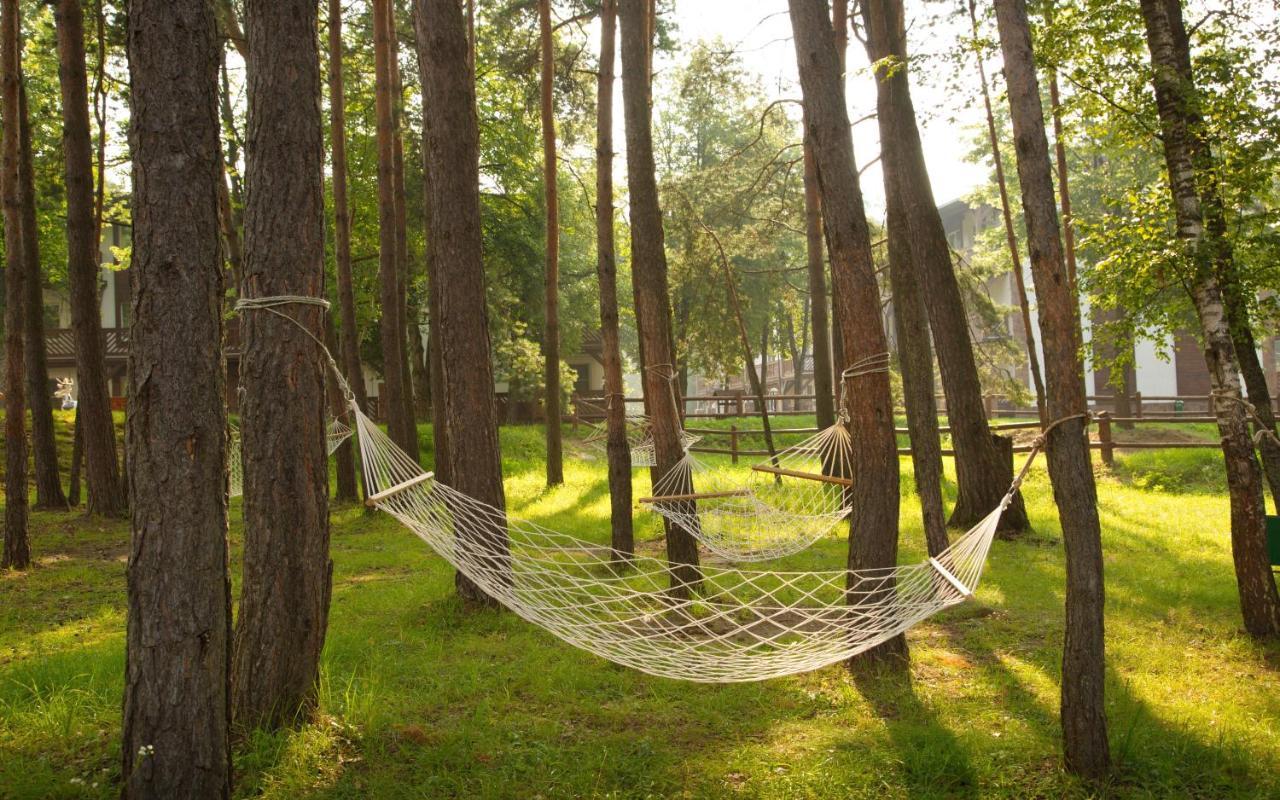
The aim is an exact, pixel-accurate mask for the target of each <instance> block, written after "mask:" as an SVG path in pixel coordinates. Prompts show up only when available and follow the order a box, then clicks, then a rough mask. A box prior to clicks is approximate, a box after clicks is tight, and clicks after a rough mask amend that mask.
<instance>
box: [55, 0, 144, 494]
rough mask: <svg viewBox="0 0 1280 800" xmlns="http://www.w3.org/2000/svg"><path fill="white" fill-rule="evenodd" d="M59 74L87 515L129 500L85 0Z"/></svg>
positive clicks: (61, 18) (63, 16) (69, 13)
mask: <svg viewBox="0 0 1280 800" xmlns="http://www.w3.org/2000/svg"><path fill="white" fill-rule="evenodd" d="M54 18H55V20H56V22H57V30H58V62H59V68H58V78H59V84H60V85H61V88H62V124H63V135H62V149H63V155H64V157H65V159H66V169H65V171H64V173H63V175H64V180H65V182H66V187H67V283H68V285H69V288H70V294H71V326H72V329H73V330H74V334H75V342H76V380H77V382H78V383H79V387H78V388H79V395H78V397H79V401H80V405H79V411H80V422H81V424H82V425H83V426H84V472H85V482H86V483H87V484H88V487H89V503H88V506H87V511H88V512H89V513H90V514H103V515H106V516H117V515H120V514H123V513H124V512H125V511H126V509H127V507H128V504H127V500H126V497H125V492H124V486H123V485H122V483H121V481H120V465H119V462H118V461H117V456H116V431H115V423H114V422H113V421H112V419H111V395H110V393H109V392H108V391H107V376H106V348H105V344H104V342H103V335H102V317H101V312H100V310H99V299H100V298H99V296H98V272H99V270H100V269H101V265H100V264H99V255H98V250H97V247H98V232H97V228H96V227H95V225H94V216H93V214H94V210H93V166H92V164H93V150H92V145H91V142H90V137H89V89H88V79H87V77H86V74H85V60H84V11H83V9H82V7H81V5H80V0H58V5H57V9H56V11H55V13H54Z"/></svg>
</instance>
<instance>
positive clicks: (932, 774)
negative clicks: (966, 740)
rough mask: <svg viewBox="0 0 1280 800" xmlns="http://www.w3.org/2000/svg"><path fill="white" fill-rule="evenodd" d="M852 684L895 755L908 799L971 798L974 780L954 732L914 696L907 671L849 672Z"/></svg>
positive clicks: (913, 689)
mask: <svg viewBox="0 0 1280 800" xmlns="http://www.w3.org/2000/svg"><path fill="white" fill-rule="evenodd" d="M853 682H854V685H856V686H857V688H858V691H860V692H861V693H862V696H863V697H864V698H865V699H866V701H867V702H868V703H869V704H870V705H871V707H872V709H873V710H874V711H875V714H876V716H877V717H879V718H880V720H881V721H882V722H883V723H884V725H885V729H886V730H887V731H888V734H889V739H890V742H891V743H892V745H893V747H894V748H895V749H896V750H897V751H898V757H899V764H900V765H901V770H902V780H903V784H904V785H905V786H906V788H907V793H908V796H909V797H912V798H930V797H947V798H963V797H976V796H977V793H978V781H977V776H976V775H975V774H974V770H973V766H972V765H971V764H970V762H969V756H968V754H967V753H966V752H965V749H964V747H963V746H961V744H960V742H959V741H958V740H957V739H956V736H955V734H954V733H952V732H951V730H950V729H948V728H947V727H946V726H944V725H943V724H942V723H941V721H940V720H939V719H938V716H937V714H936V712H935V711H934V709H933V708H932V707H931V706H930V705H929V704H928V703H927V702H925V701H923V700H921V699H920V698H919V697H918V696H917V695H916V691H915V685H914V681H913V679H912V677H911V673H910V671H909V670H893V669H855V670H853Z"/></svg>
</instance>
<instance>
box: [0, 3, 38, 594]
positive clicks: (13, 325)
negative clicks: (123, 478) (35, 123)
mask: <svg viewBox="0 0 1280 800" xmlns="http://www.w3.org/2000/svg"><path fill="white" fill-rule="evenodd" d="M18 26H19V9H18V0H3V4H2V5H0V101H2V103H3V111H4V113H3V117H4V119H3V127H4V129H3V131H2V132H0V135H2V136H3V161H2V163H0V193H2V194H3V205H4V237H5V239H4V245H5V247H4V250H5V281H4V287H5V308H4V333H5V340H4V344H5V348H4V359H5V364H4V366H5V374H4V414H5V417H4V435H5V476H4V477H5V481H4V493H5V504H4V555H3V557H2V558H0V567H4V568H8V567H12V568H14V569H26V568H27V567H28V566H30V565H31V540H30V538H29V535H28V531H27V502H28V500H27V431H26V427H27V426H26V421H27V419H26V400H25V397H24V395H25V393H26V386H25V381H26V375H25V372H24V370H23V363H22V362H23V344H22V339H23V335H22V334H23V330H24V320H23V317H24V316H25V311H26V309H25V306H26V304H25V303H24V302H23V283H24V281H25V279H26V268H25V266H24V264H23V247H22V228H23V223H22V199H21V197H22V191H21V186H22V181H21V168H20V166H19V165H20V164H21V162H22V144H21V137H20V135H19V127H20V125H18V124H15V123H16V122H17V120H18V119H19V118H20V117H21V113H22V112H21V111H20V110H19V107H20V105H21V97H20V94H21V80H22V79H21V76H20V73H21V69H22V67H21V58H22V56H21V53H22V49H21V44H20V43H21V41H22V35H21V33H20V32H19V30H18Z"/></svg>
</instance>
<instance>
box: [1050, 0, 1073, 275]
mask: <svg viewBox="0 0 1280 800" xmlns="http://www.w3.org/2000/svg"><path fill="white" fill-rule="evenodd" d="M1044 17H1045V25H1046V26H1051V25H1053V0H1046V2H1045V6H1044ZM1046 72H1047V73H1048V76H1049V110H1050V112H1051V113H1052V115H1053V152H1054V159H1055V161H1056V167H1057V171H1058V195H1059V201H1060V202H1061V207H1062V247H1063V256H1064V257H1065V258H1066V262H1067V278H1068V279H1069V280H1070V281H1071V291H1072V292H1073V293H1075V291H1076V226H1075V217H1074V216H1073V215H1072V213H1071V182H1070V180H1068V178H1069V175H1068V171H1067V143H1066V139H1065V137H1064V136H1063V125H1062V102H1061V101H1060V100H1059V93H1058V70H1057V69H1056V68H1055V67H1054V66H1053V65H1052V64H1050V65H1049V68H1048V69H1047V70H1046Z"/></svg>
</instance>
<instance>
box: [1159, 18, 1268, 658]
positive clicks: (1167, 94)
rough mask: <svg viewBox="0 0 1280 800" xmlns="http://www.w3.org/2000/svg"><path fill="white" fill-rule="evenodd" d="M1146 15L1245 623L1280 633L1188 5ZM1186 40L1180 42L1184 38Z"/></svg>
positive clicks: (1261, 634)
mask: <svg viewBox="0 0 1280 800" xmlns="http://www.w3.org/2000/svg"><path fill="white" fill-rule="evenodd" d="M1142 17H1143V21H1144V23H1145V26H1146V33H1147V44H1148V47H1149V49H1150V51H1151V66H1152V82H1153V84H1154V86H1155V92H1156V108H1157V111H1158V112H1159V115H1160V129H1161V142H1162V143H1163V146H1164V155H1165V165H1166V168H1167V170H1168V174H1169V186H1170V191H1171V193H1172V197H1173V206H1174V215H1175V218H1176V221H1177V225H1178V239H1179V240H1180V242H1181V244H1182V246H1183V248H1184V251H1185V256H1186V259H1187V264H1188V266H1189V268H1190V275H1189V276H1188V278H1187V280H1186V285H1187V287H1188V290H1189V293H1190V295H1191V300H1192V303H1193V304H1194V305H1195V308H1196V315H1197V317H1198V318H1199V321H1200V329H1201V334H1202V336H1203V339H1204V352H1205V361H1206V362H1207V364H1208V367H1209V379H1210V381H1211V383H1212V386H1213V392H1214V397H1215V400H1214V404H1213V406H1214V415H1215V416H1216V417H1217V419H1218V432H1219V433H1220V434H1221V435H1222V454H1223V459H1224V461H1225V464H1226V471H1227V489H1228V491H1229V493H1230V496H1231V554H1232V558H1233V560H1234V562H1235V571H1236V583H1237V585H1238V587H1239V591H1240V607H1241V611H1242V612H1243V615H1244V626H1245V629H1246V630H1247V631H1248V632H1249V633H1250V635H1252V636H1254V637H1256V638H1274V637H1276V636H1280V593H1277V591H1276V582H1275V579H1274V578H1273V577H1272V575H1271V569H1270V563H1269V559H1268V557H1267V548H1266V528H1265V524H1266V522H1265V513H1266V512H1265V508H1264V505H1263V497H1262V472H1261V469H1260V468H1259V465H1258V461H1257V459H1256V458H1255V456H1254V449H1253V442H1252V441H1251V440H1250V436H1249V418H1248V416H1247V413H1246V410H1245V406H1244V403H1243V397H1242V395H1243V393H1242V392H1241V379H1240V362H1239V359H1238V358H1237V353H1236V348H1235V342H1234V341H1233V338H1232V335H1231V319H1230V310H1229V307H1228V302H1227V298H1225V297H1224V286H1223V281H1222V269H1221V259H1222V258H1223V257H1224V252H1223V249H1224V248H1225V246H1226V242H1225V241H1224V240H1223V239H1222V238H1221V236H1218V235H1215V232H1214V231H1213V230H1212V229H1206V225H1205V217H1206V211H1207V210H1208V209H1210V208H1211V207H1212V206H1213V205H1214V203H1215V198H1213V197H1208V198H1206V197H1202V196H1201V191H1202V187H1204V186H1206V185H1207V184H1208V181H1207V180H1205V179H1204V172H1205V171H1206V170H1208V169H1210V168H1211V165H1212V162H1211V160H1210V154H1209V153H1208V151H1207V148H1206V149H1199V151H1198V148H1199V146H1198V145H1197V139H1200V138H1201V132H1200V130H1199V128H1200V125H1201V124H1202V120H1200V119H1199V114H1198V110H1197V108H1196V97H1195V85H1194V83H1193V82H1192V80H1191V76H1190V70H1189V65H1188V61H1189V59H1188V57H1187V56H1185V55H1181V56H1180V51H1182V52H1184V53H1185V40H1186V34H1185V26H1184V24H1183V21H1182V8H1181V5H1180V4H1178V3H1175V2H1169V1H1168V0H1142ZM1180 41H1181V42H1182V43H1183V44H1184V47H1179V42H1180Z"/></svg>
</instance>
